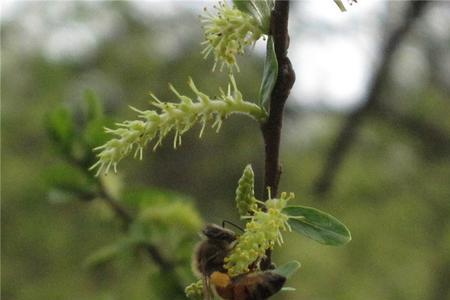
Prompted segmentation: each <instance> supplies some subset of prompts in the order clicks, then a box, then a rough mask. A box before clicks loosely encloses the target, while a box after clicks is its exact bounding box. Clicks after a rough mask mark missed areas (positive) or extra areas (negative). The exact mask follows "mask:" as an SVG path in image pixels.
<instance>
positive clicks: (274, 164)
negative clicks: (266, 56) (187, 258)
mask: <svg viewBox="0 0 450 300" xmlns="http://www.w3.org/2000/svg"><path fill="white" fill-rule="evenodd" d="M288 20H289V1H281V0H277V1H276V2H275V7H274V9H273V11H272V15H271V19H270V34H271V35H272V37H273V42H274V47H275V54H276V57H277V61H278V76H277V81H276V83H275V86H274V88H273V91H272V93H271V97H270V106H269V107H270V108H269V117H268V119H267V121H266V122H265V123H264V124H262V126H261V131H262V135H263V138H264V145H265V173H264V199H267V198H268V189H267V188H270V192H271V194H272V195H273V196H275V197H276V196H277V193H278V183H279V181H280V175H281V166H280V163H279V153H280V137H281V127H282V124H283V111H284V105H285V103H286V100H287V98H288V96H289V93H290V91H291V88H292V86H293V85H294V81H295V73H294V70H293V68H292V64H291V61H290V60H289V58H288V57H287V49H288V48H289V34H288ZM266 256H267V258H266V259H265V260H263V261H261V269H263V270H264V269H269V268H271V265H272V264H271V251H270V250H268V251H267V252H266Z"/></svg>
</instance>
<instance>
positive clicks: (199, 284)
mask: <svg viewBox="0 0 450 300" xmlns="http://www.w3.org/2000/svg"><path fill="white" fill-rule="evenodd" d="M184 293H185V294H186V297H188V298H189V299H193V300H201V299H203V281H202V280H198V281H196V282H194V283H191V284H190V285H188V286H187V287H186V288H185V289H184Z"/></svg>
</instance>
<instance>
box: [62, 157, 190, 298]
mask: <svg viewBox="0 0 450 300" xmlns="http://www.w3.org/2000/svg"><path fill="white" fill-rule="evenodd" d="M65 158H66V159H67V161H68V162H69V163H71V164H72V165H74V166H76V167H78V168H79V169H80V170H81V171H82V172H83V173H84V174H85V175H86V176H88V177H91V176H92V174H91V173H90V172H89V171H88V168H87V167H86V163H85V162H83V161H80V160H78V159H76V158H74V157H72V156H70V155H66V157H65ZM96 185H97V189H96V191H95V192H92V193H89V194H84V195H81V196H82V197H86V196H91V197H92V198H97V197H98V198H100V199H101V200H103V201H104V202H105V203H106V204H107V205H108V206H109V207H110V208H111V210H112V211H113V212H114V213H115V215H116V216H117V218H118V219H120V220H121V222H122V224H123V229H124V231H128V230H129V228H130V226H131V224H132V223H133V222H134V218H133V216H132V215H131V214H130V213H129V212H128V211H127V209H126V208H125V207H124V206H122V205H121V204H120V202H119V201H118V200H116V199H115V198H114V197H113V196H112V195H111V194H110V193H109V192H108V190H107V188H106V187H105V185H104V184H103V183H102V181H101V180H100V179H97V181H96ZM141 247H142V249H144V250H145V251H146V252H147V253H148V255H149V256H150V258H151V259H152V260H153V262H154V263H155V264H156V265H157V266H158V267H159V269H160V271H161V272H168V273H170V274H172V276H173V278H175V280H176V283H177V286H176V287H175V289H176V291H177V293H178V294H180V295H184V287H183V285H182V282H181V280H178V278H177V277H178V275H177V274H176V271H175V264H174V263H173V262H171V261H170V260H168V259H167V258H166V257H164V256H163V255H162V253H161V252H160V251H159V249H158V247H157V246H156V245H153V244H151V243H149V242H145V243H142V244H141Z"/></svg>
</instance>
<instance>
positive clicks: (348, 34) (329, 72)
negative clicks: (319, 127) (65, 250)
mask: <svg viewBox="0 0 450 300" xmlns="http://www.w3.org/2000/svg"><path fill="white" fill-rule="evenodd" d="M214 2H215V1H134V2H132V3H133V6H134V7H135V8H136V13H137V14H139V15H141V16H142V17H144V18H148V17H152V16H153V17H161V16H162V17H164V16H167V15H173V14H177V13H178V12H180V11H186V10H190V11H193V12H199V13H201V11H202V8H203V7H204V6H212V5H213V3H214ZM68 3H69V2H64V3H59V5H54V4H56V2H54V3H53V4H52V6H53V7H52V8H51V9H52V11H51V14H53V16H54V17H55V18H57V17H58V15H61V14H62V13H63V11H64V10H65V9H70V5H67V4H68ZM99 4H101V3H100V2H86V5H99ZM23 5H27V1H2V19H4V20H10V19H12V18H14V17H15V16H17V15H18V14H20V13H21V10H22V7H23ZM347 6H348V5H347ZM389 8H390V7H389V1H381V0H370V1H369V0H360V1H359V2H358V3H357V4H354V5H352V6H348V11H347V12H345V13H341V12H340V10H339V9H338V8H337V6H336V5H335V4H334V2H333V1H332V0H304V1H293V3H292V13H291V23H290V30H291V41H292V43H291V46H290V50H289V56H290V57H291V60H292V62H293V64H294V69H295V70H296V74H297V81H296V84H295V85H294V88H293V91H292V96H293V97H292V98H293V99H294V100H295V101H297V102H298V103H300V104H303V105H307V106H312V107H325V108H331V109H341V110H342V109H344V110H345V109H349V108H351V107H353V106H355V105H357V104H358V103H359V102H360V101H361V99H363V98H364V92H365V90H366V86H367V82H368V79H369V78H370V72H371V70H372V68H373V66H374V64H376V63H377V55H378V53H379V50H380V48H379V46H380V41H381V40H382V32H383V30H384V29H385V27H384V26H383V25H386V24H383V23H386V22H382V20H385V21H386V20H387V21H388V22H394V23H395V20H390V19H389V18H387V14H388V12H389ZM436 14H438V15H437V16H435V18H434V19H435V20H436V21H437V22H438V23H439V22H440V23H443V24H438V26H434V30H435V31H436V34H439V31H442V28H449V27H450V21H449V19H450V18H447V17H448V16H450V14H449V11H448V10H447V11H445V10H444V11H443V12H439V11H437V12H436ZM439 14H441V15H440V16H439ZM446 15H447V17H446ZM116 17H117V16H114V15H106V14H105V15H104V16H101V15H100V16H98V18H96V20H93V22H95V24H81V23H77V24H64V26H61V27H60V28H54V29H52V32H51V34H50V35H48V36H47V37H46V39H45V41H44V45H42V47H44V51H45V53H46V54H47V55H48V56H49V57H50V58H53V59H67V58H68V57H69V58H72V59H77V58H80V57H83V56H84V55H89V54H90V53H92V52H93V50H95V47H96V39H97V38H98V37H99V36H105V35H108V34H111V33H112V32H113V31H114V30H119V29H118V25H117V20H116V19H117V18H116ZM23 28H24V30H26V31H29V35H30V36H31V37H34V38H35V39H36V41H37V42H39V41H40V39H41V36H42V35H43V33H47V28H45V23H44V22H43V20H40V19H39V16H38V15H34V16H33V15H30V16H29V17H27V18H26V22H25V24H23ZM431 29H432V30H433V27H432V28H431ZM441 34H446V33H442V32H441ZM447 34H448V33H447ZM173 42H175V43H176V40H174V41H173ZM38 44H39V43H38ZM41 44H42V43H41ZM167 48H170V47H167ZM200 50H201V48H200V46H199V51H200ZM256 51H259V52H260V53H263V51H264V46H263V44H262V42H261V43H259V44H258V45H257V46H256ZM412 55H413V57H411V61H413V62H414V64H416V65H415V66H414V65H413V66H412V67H413V68H414V67H417V68H420V67H421V64H420V55H415V56H414V53H413V54H412ZM413 71H414V70H413ZM415 73H417V74H419V73H423V72H407V74H408V76H409V77H411V76H412V77H414V74H415ZM408 76H406V77H405V79H406V80H415V78H408Z"/></svg>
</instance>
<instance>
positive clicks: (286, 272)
mask: <svg viewBox="0 0 450 300" xmlns="http://www.w3.org/2000/svg"><path fill="white" fill-rule="evenodd" d="M300 266H301V264H300V263H299V262H298V261H296V260H292V261H290V262H288V263H285V264H284V265H282V266H279V267H278V268H276V269H275V270H273V272H275V273H278V274H280V275H282V276H284V277H286V278H289V277H291V276H292V275H294V273H295V272H297V270H298V269H299V268H300Z"/></svg>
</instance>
